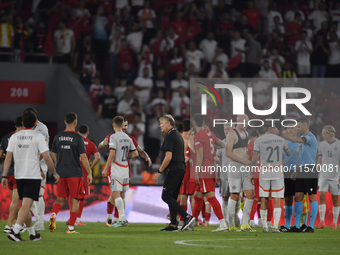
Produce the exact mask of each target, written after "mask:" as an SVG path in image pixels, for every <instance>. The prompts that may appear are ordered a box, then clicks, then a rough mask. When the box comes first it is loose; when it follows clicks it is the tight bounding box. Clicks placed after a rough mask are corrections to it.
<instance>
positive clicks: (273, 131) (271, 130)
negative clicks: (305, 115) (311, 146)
mask: <svg viewBox="0 0 340 255" xmlns="http://www.w3.org/2000/svg"><path fill="white" fill-rule="evenodd" d="M268 132H269V133H270V134H274V135H280V131H279V130H278V129H277V128H276V127H271V128H268ZM280 136H281V137H282V138H284V139H286V140H288V141H291V142H292V143H305V140H304V139H302V138H301V137H295V136H291V135H288V134H286V133H285V132H283V133H282V134H281V135H280Z"/></svg>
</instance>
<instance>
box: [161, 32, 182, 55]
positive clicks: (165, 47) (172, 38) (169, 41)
mask: <svg viewBox="0 0 340 255" xmlns="http://www.w3.org/2000/svg"><path fill="white" fill-rule="evenodd" d="M180 42H181V38H180V37H179V36H178V35H177V34H176V33H175V30H174V28H173V27H169V29H168V35H167V37H165V38H164V39H163V40H162V42H161V44H160V50H161V52H164V53H165V54H167V55H169V54H168V53H169V52H171V50H172V49H173V48H174V47H175V46H178V45H179V44H180ZM167 55H166V56H167Z"/></svg>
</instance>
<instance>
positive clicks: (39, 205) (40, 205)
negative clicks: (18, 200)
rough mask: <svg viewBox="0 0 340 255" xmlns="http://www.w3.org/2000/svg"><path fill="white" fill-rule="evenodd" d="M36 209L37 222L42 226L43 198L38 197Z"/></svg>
mask: <svg viewBox="0 0 340 255" xmlns="http://www.w3.org/2000/svg"><path fill="white" fill-rule="evenodd" d="M35 205H36V208H37V216H36V217H37V221H38V222H39V224H44V214H45V200H44V198H43V197H39V200H38V201H36V202H35Z"/></svg>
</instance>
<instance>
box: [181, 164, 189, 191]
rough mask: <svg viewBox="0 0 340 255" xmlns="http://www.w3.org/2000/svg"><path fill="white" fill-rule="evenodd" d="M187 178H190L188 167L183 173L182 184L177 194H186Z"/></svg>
mask: <svg viewBox="0 0 340 255" xmlns="http://www.w3.org/2000/svg"><path fill="white" fill-rule="evenodd" d="M189 178H190V168H189V171H188V170H186V171H185V174H184V177H183V180H182V182H183V185H182V186H181V188H180V190H179V195H183V194H188V184H189Z"/></svg>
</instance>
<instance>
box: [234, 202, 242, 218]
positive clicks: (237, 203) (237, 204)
mask: <svg viewBox="0 0 340 255" xmlns="http://www.w3.org/2000/svg"><path fill="white" fill-rule="evenodd" d="M240 208H241V198H240V199H239V200H238V201H236V208H235V215H236V214H238V212H239V211H240Z"/></svg>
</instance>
